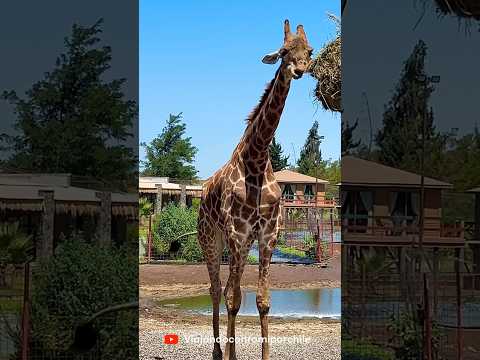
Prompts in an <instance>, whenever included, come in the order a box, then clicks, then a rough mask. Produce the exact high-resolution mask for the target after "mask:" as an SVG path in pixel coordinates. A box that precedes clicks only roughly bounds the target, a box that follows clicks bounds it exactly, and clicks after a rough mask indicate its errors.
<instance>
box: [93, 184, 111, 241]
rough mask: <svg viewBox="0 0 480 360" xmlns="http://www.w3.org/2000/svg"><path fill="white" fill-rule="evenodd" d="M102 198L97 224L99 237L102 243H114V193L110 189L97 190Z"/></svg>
mask: <svg viewBox="0 0 480 360" xmlns="http://www.w3.org/2000/svg"><path fill="white" fill-rule="evenodd" d="M95 195H96V197H97V198H98V199H100V216H99V221H98V224H97V237H98V241H99V244H100V245H111V243H112V193H110V192H108V191H104V192H97V193H96V194H95Z"/></svg>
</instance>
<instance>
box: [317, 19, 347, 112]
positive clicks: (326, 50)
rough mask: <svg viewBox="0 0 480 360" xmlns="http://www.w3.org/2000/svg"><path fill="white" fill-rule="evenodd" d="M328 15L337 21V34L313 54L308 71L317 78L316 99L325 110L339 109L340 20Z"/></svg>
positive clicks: (340, 93)
mask: <svg viewBox="0 0 480 360" xmlns="http://www.w3.org/2000/svg"><path fill="white" fill-rule="evenodd" d="M329 17H330V19H332V21H335V22H336V23H337V36H336V38H335V39H334V40H332V41H331V42H329V43H327V44H326V45H325V46H324V47H323V48H322V49H321V50H320V52H319V53H318V54H317V55H316V56H315V58H314V59H313V63H312V65H311V67H310V70H309V71H310V74H311V75H312V76H313V77H314V78H315V79H317V85H316V87H315V97H316V99H317V100H318V101H319V102H320V103H321V104H322V106H323V107H324V109H326V110H331V111H341V95H342V72H341V59H342V40H341V37H340V20H338V19H337V18H336V17H335V16H333V15H329Z"/></svg>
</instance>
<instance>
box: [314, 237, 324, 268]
mask: <svg viewBox="0 0 480 360" xmlns="http://www.w3.org/2000/svg"><path fill="white" fill-rule="evenodd" d="M314 236H315V237H316V239H317V261H318V262H320V261H322V247H321V237H320V234H316V235H314Z"/></svg>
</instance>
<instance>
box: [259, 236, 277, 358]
mask: <svg viewBox="0 0 480 360" xmlns="http://www.w3.org/2000/svg"><path fill="white" fill-rule="evenodd" d="M275 243H276V233H275V234H271V235H269V236H264V237H263V238H260V239H259V265H258V289H257V309H258V313H259V316H260V326H261V331H262V338H263V341H262V360H269V359H270V344H269V342H268V313H269V311H270V290H269V269H270V259H271V257H272V251H273V247H274V245H275Z"/></svg>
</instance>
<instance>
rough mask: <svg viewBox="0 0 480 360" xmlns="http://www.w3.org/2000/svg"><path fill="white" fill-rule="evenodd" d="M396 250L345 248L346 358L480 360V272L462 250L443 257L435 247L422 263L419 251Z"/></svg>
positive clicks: (411, 249)
mask: <svg viewBox="0 0 480 360" xmlns="http://www.w3.org/2000/svg"><path fill="white" fill-rule="evenodd" d="M397 250H398V251H395V250H392V249H387V248H383V249H382V248H375V249H374V250H372V248H367V247H364V248H363V249H362V248H361V247H359V246H356V247H346V249H345V251H346V252H347V253H346V257H345V264H344V267H343V269H342V271H343V273H342V349H344V350H345V358H346V359H354V358H355V354H356V355H358V354H363V355H366V354H368V356H371V358H372V359H435V360H443V359H444V360H448V359H468V360H470V359H471V360H473V359H478V358H480V345H479V344H478V339H479V337H480V289H479V288H478V287H476V286H475V282H476V281H477V280H476V279H477V278H478V277H479V276H480V274H475V273H471V272H469V269H468V266H464V264H465V262H464V260H463V258H464V256H463V251H461V250H460V249H456V250H446V251H445V252H444V253H443V254H442V255H441V256H440V255H439V253H440V251H439V250H438V249H430V250H427V251H426V252H427V253H426V257H425V258H418V257H417V258H416V256H417V255H418V253H419V252H418V249H414V248H403V249H397ZM434 254H436V255H435V256H434ZM396 255H398V256H396ZM429 262H430V265H431V266H430V265H428V263H429ZM343 345H345V346H343ZM360 358H365V357H360ZM367 358H368V357H367Z"/></svg>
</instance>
